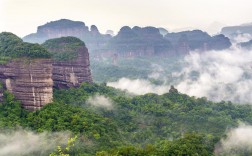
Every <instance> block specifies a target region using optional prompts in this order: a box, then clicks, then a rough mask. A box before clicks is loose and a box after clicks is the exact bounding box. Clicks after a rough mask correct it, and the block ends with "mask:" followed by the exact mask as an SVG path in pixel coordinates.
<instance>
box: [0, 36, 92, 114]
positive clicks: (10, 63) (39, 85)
mask: <svg viewBox="0 0 252 156" xmlns="http://www.w3.org/2000/svg"><path fill="white" fill-rule="evenodd" d="M43 46H44V47H45V48H44V47H43ZM43 46H41V45H38V44H30V43H25V42H23V41H22V40H21V39H20V38H18V37H17V36H16V35H14V34H11V33H0V102H1V101H2V100H3V91H4V90H8V91H9V92H11V93H13V94H14V95H15V98H16V99H17V100H19V101H20V102H21V104H22V106H23V107H24V108H25V109H27V110H30V111H35V110H38V109H40V108H42V107H43V106H44V105H46V104H48V103H50V102H52V99H53V86H54V87H56V88H69V87H78V86H80V84H81V83H82V82H92V78H91V72H90V69H89V64H90V63H89V53H88V49H87V48H86V46H85V44H84V42H82V41H81V40H80V39H78V38H75V37H62V38H58V39H52V40H48V41H46V42H45V43H44V44H43ZM46 48H47V49H48V50H47V49H46ZM49 51H50V52H49Z"/></svg>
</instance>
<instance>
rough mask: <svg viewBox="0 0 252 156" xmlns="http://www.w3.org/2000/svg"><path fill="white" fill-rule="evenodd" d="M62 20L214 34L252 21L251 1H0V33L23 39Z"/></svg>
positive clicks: (116, 27)
mask: <svg viewBox="0 0 252 156" xmlns="http://www.w3.org/2000/svg"><path fill="white" fill-rule="evenodd" d="M62 18H67V19H72V20H77V21H83V22H85V23H86V25H88V26H90V25H92V24H95V25H96V26H97V27H98V28H99V30H100V31H101V32H105V31H106V30H108V29H112V30H114V31H115V32H117V31H118V30H119V29H120V28H121V27H122V26H124V25H128V26H135V25H138V26H155V27H164V28H166V29H168V30H181V29H182V28H198V29H203V30H205V31H210V32H211V33H213V32H215V31H217V28H219V27H220V26H223V25H240V24H243V23H250V22H252V1H251V0H0V32H2V31H10V32H13V33H15V34H17V35H19V36H20V37H23V36H24V35H27V34H29V33H32V32H36V29H37V26H39V25H43V24H45V23H46V22H49V21H53V20H58V19H62ZM210 26H211V27H210Z"/></svg>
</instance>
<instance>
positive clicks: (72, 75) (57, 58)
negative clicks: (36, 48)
mask: <svg viewBox="0 0 252 156" xmlns="http://www.w3.org/2000/svg"><path fill="white" fill-rule="evenodd" d="M42 46H44V47H45V48H47V49H48V51H50V52H51V53H52V55H53V81H54V87H56V88H69V87H78V86H80V84H81V83H82V82H92V77H91V72H90V69H89V66H90V62H89V53H88V49H87V48H86V46H85V44H84V42H82V41H81V40H80V39H78V38H75V37H62V38H58V39H51V40H48V41H46V42H45V43H44V44H43V45H42Z"/></svg>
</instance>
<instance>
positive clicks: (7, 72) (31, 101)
mask: <svg viewBox="0 0 252 156" xmlns="http://www.w3.org/2000/svg"><path fill="white" fill-rule="evenodd" d="M0 77H1V81H2V82H3V84H4V87H5V88H6V89H7V90H8V91H9V92H11V93H13V94H14V95H15V98H16V99H18V100H19V101H21V103H22V106H23V107H24V108H25V109H27V110H31V111H35V110H38V109H40V108H41V107H43V106H44V105H46V104H48V103H50V102H52V98H53V89H52V87H53V80H52V62H51V59H31V60H25V59H15V60H12V61H10V62H9V63H7V64H6V65H0Z"/></svg>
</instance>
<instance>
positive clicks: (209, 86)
mask: <svg viewBox="0 0 252 156" xmlns="http://www.w3.org/2000/svg"><path fill="white" fill-rule="evenodd" d="M184 61H185V65H184V67H183V69H182V70H181V71H180V72H174V73H173V75H174V79H176V77H177V79H178V82H177V85H176V87H177V89H178V90H179V91H180V92H183V93H186V94H189V95H191V96H197V97H207V98H209V99H210V100H214V101H221V100H226V101H233V102H238V103H252V94H251V93H252V51H244V50H241V49H237V48H234V49H230V50H224V51H209V52H204V53H199V52H198V53H197V52H192V53H190V54H189V55H188V56H186V57H185V58H184Z"/></svg>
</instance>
